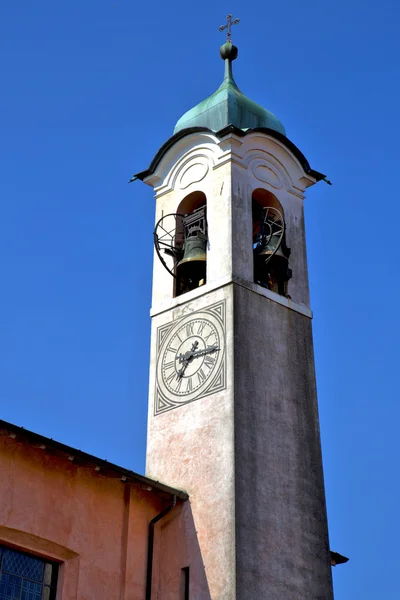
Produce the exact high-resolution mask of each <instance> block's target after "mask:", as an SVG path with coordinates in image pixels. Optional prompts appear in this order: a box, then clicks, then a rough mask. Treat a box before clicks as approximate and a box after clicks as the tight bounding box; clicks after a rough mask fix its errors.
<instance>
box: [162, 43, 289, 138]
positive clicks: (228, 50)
mask: <svg viewBox="0 0 400 600" xmlns="http://www.w3.org/2000/svg"><path fill="white" fill-rule="evenodd" d="M220 54H221V58H222V59H223V60H224V61H225V75H224V79H223V82H222V83H221V85H220V86H219V88H218V89H217V90H216V91H215V92H214V93H213V94H212V95H211V96H209V97H208V98H206V99H205V100H203V101H202V102H200V104H197V106H195V107H193V108H191V109H190V110H189V111H188V112H186V113H185V114H184V115H183V116H182V117H181V118H180V119H179V121H178V122H177V124H176V125H175V129H174V134H176V133H178V132H179V131H182V130H183V129H188V128H192V127H206V128H207V129H210V130H211V131H220V130H221V129H224V128H225V127H228V126H229V125H233V126H234V127H237V128H238V129H242V130H244V131H245V130H247V129H250V128H258V127H264V128H267V129H271V130H273V131H277V132H278V133H281V134H282V135H286V132H285V128H284V126H283V125H282V123H281V122H280V120H279V119H278V118H277V117H276V116H275V115H274V114H272V112H270V111H269V110H267V109H266V108H263V107H262V106H260V105H259V104H257V103H256V102H253V100H250V98H247V96H245V95H244V94H243V93H242V92H241V91H240V89H239V88H238V86H237V84H236V82H235V80H234V78H233V74H232V61H234V60H235V59H236V58H237V55H238V49H237V47H236V46H234V45H233V44H232V43H231V42H226V43H225V44H224V45H223V46H221V48H220Z"/></svg>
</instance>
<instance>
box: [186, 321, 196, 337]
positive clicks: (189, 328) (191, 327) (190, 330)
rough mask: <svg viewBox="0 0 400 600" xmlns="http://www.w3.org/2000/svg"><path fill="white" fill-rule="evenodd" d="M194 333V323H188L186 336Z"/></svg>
mask: <svg viewBox="0 0 400 600" xmlns="http://www.w3.org/2000/svg"><path fill="white" fill-rule="evenodd" d="M190 335H194V323H188V324H187V325H186V337H189V336H190Z"/></svg>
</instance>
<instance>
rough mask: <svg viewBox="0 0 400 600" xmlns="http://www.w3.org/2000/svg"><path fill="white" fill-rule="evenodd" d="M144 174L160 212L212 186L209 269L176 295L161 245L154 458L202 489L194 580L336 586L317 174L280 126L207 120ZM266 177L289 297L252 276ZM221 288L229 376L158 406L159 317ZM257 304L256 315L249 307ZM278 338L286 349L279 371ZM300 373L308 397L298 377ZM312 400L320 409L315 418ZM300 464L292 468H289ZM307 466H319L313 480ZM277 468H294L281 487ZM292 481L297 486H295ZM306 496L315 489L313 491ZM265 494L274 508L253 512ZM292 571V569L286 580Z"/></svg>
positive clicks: (241, 587)
mask: <svg viewBox="0 0 400 600" xmlns="http://www.w3.org/2000/svg"><path fill="white" fill-rule="evenodd" d="M145 182H146V183H148V184H149V185H152V186H153V187H154V189H155V194H156V222H157V221H158V220H159V219H160V218H161V216H163V215H166V214H168V213H174V212H176V211H177V208H178V206H179V204H180V202H181V201H182V200H183V199H184V198H185V197H186V196H187V195H188V194H190V193H192V192H195V191H201V192H204V194H205V195H206V197H207V222H208V235H209V247H208V252H207V283H206V284H205V285H204V286H202V287H200V288H198V289H196V290H193V291H191V292H188V293H187V294H183V295H181V296H179V297H177V298H174V297H173V278H172V277H171V275H170V274H169V273H168V272H167V271H166V270H165V268H164V267H163V266H162V264H161V263H160V261H159V259H158V257H157V256H156V255H155V258H154V275H153V298H152V308H151V315H152V341H151V364H150V386H149V419H148V444H147V466H146V474H147V475H148V476H149V477H152V478H154V479H160V480H163V481H165V482H167V483H168V484H169V485H171V486H175V487H177V488H181V489H184V490H186V491H187V492H188V493H189V494H190V514H191V517H192V518H193V522H194V527H195V529H196V532H197V541H198V548H199V551H198V552H197V554H191V551H190V550H188V555H187V560H189V561H190V560H193V561H194V562H195V563H196V565H197V571H198V572H200V571H201V569H200V565H199V564H198V561H199V556H200V557H201V560H202V561H203V563H204V569H205V571H204V572H205V574H206V578H207V584H208V587H207V589H206V587H205V586H204V585H203V583H201V582H200V580H199V581H198V582H197V583H196V582H194V584H193V585H194V586H195V588H194V589H196V590H197V591H196V595H195V598H196V600H250V599H252V598H253V597H254V598H256V597H257V598H268V599H269V600H286V599H287V600H289V599H290V600H296V599H297V598H298V599H299V600H300V598H307V599H310V600H311V599H312V598H315V599H317V598H321V599H322V598H323V599H324V600H330V599H331V598H332V593H331V581H330V567H329V563H328V562H327V561H328V560H329V555H328V551H329V548H328V545H327V540H328V537H327V525H326V513H325V498H324V487H323V478H322V464H321V456H320V448H319V430H318V418H317V413H316V395H315V377H314V369H313V349H312V337H311V321H310V318H311V311H310V306H309V290H308V273H307V260H306V247H305V234H304V219H303V194H304V190H305V188H306V187H308V186H310V185H312V184H314V183H315V179H313V178H312V177H311V176H310V175H308V174H306V173H305V172H304V170H303V168H302V166H301V165H300V163H299V161H298V160H297V158H296V157H295V156H294V155H293V154H292V153H291V152H290V151H289V150H288V149H287V148H286V147H285V146H284V145H283V144H282V143H280V142H279V141H277V140H276V139H274V138H272V137H270V136H268V135H265V134H261V133H250V134H248V135H246V136H245V137H240V138H239V137H237V136H235V135H232V134H229V135H227V136H226V138H224V139H223V140H219V139H217V138H216V136H214V135H213V134H211V133H195V134H191V135H188V136H186V137H184V138H182V139H181V140H179V141H178V142H177V143H176V144H175V145H174V146H172V147H171V148H170V149H169V150H168V151H167V153H166V154H165V155H164V157H163V158H162V160H161V161H160V163H159V165H158V167H157V170H156V172H155V173H154V174H152V175H151V176H149V177H148V178H147V179H146V181H145ZM260 187H261V188H264V189H266V190H268V191H270V192H271V193H273V194H274V195H275V196H276V197H277V199H278V200H279V202H280V203H281V205H282V207H283V210H284V213H285V220H286V226H287V229H286V241H287V245H288V246H289V247H290V248H291V251H292V252H291V256H290V267H291V269H292V270H293V278H292V279H291V280H290V282H289V290H288V293H289V295H290V298H285V297H283V296H279V295H278V294H276V293H274V292H272V291H270V290H267V289H265V288H262V287H260V286H258V285H257V284H254V283H253V250H252V202H251V197H252V192H253V190H254V189H256V188H260ZM220 300H225V302H226V323H225V331H226V340H225V343H226V345H225V358H226V386H225V388H224V389H222V390H220V391H219V392H217V393H215V394H212V395H208V396H205V397H202V398H200V399H198V400H195V401H193V402H190V403H187V404H184V405H182V406H179V407H177V408H174V409H172V410H168V411H166V412H164V413H162V414H157V415H155V411H154V399H155V391H156V362H157V330H158V328H159V327H161V326H163V325H165V324H167V323H171V322H175V321H177V320H179V319H180V318H182V317H183V316H185V315H187V314H191V313H195V312H196V311H199V310H202V309H204V308H205V307H207V306H210V305H211V304H213V303H215V302H218V301H220ZM254 310H257V312H258V315H257V316H255V315H252V317H253V318H251V319H248V317H249V311H254ZM247 322H248V326H247ZM292 325H293V326H292ZM291 336H295V338H292V337H291ZM296 336H297V337H296ZM271 340H273V341H274V352H278V355H277V356H274V365H275V367H274V370H273V371H271V372H269V371H268V366H269V365H270V361H269V357H268V351H269V350H268V349H269V348H270V347H271V343H270V342H271ZM292 347H293V348H295V349H296V350H295V351H292ZM289 356H290V357H291V359H290V360H288V357H289ZM249 360H250V363H249ZM291 361H294V363H293V362H291ZM311 367H312V368H311ZM300 384H301V389H299V392H298V394H299V395H298V398H296V395H295V394H294V392H293V390H295V389H296V386H297V385H300ZM269 386H270V389H269ZM279 386H282V388H281V389H280V387H279ZM266 389H267V390H268V389H269V393H268V394H267V393H266ZM310 390H311V391H312V393H310ZM247 391H248V394H247ZM252 402H256V403H259V405H258V406H259V408H260V410H258V409H257V407H255V406H253V408H252ZM297 402H298V403H299V404H298V405H299V407H301V410H300V409H299V410H300V412H301V415H300V417H299V414H300V413H299V411H298V410H297V409H296V406H297V404H296V403H297ZM263 403H265V404H263ZM307 414H311V415H313V419H312V420H311V421H310V423H309V425H307V419H306V418H305V416H306V415H307ZM252 415H255V416H256V418H254V419H252V418H251V417H252ZM257 415H258V417H259V418H257ZM282 415H284V416H285V418H284V420H283V423H279V419H280V417H281V416H282ZM299 423H301V427H299ZM247 433H248V435H249V436H250V437H247ZM280 436H281V437H280ZM268 440H278V441H279V443H280V444H281V445H282V447H283V448H286V449H288V450H287V454H286V455H285V454H284V453H283V454H281V455H279V453H274V449H273V448H274V446H273V445H272V446H271V444H269V442H268ZM301 448H304V450H305V452H306V453H307V458H306V459H305V458H304V456H302V455H301ZM266 453H268V457H267V459H266ZM288 461H292V462H291V464H290V465H288ZM288 467H290V473H291V474H292V476H291V477H289V478H288V477H287V473H285V472H284V471H285V469H287V468H288ZM307 469H311V470H312V476H311V477H310V479H309V480H308V479H307ZM280 470H282V472H283V473H284V475H283V477H281V478H280V477H279V473H280ZM249 474H250V475H249ZM269 474H270V475H271V477H270V480H269V482H268V477H269ZM252 479H254V480H255V481H254V484H253V482H252ZM274 481H275V482H278V483H279V481H281V482H283V483H282V486H283V487H282V490H280V491H279V490H277V489H276V485H273V483H272V482H274ZM261 482H264V483H265V485H264V484H261ZM278 483H277V485H278ZM252 486H254V494H253V493H252V489H253V487H252ZM285 486H289V487H290V486H292V487H291V488H290V489H289V491H288V494H287V497H286V498H285V494H284V488H285ZM310 486H311V487H310ZM314 492H315V501H313V500H312V497H313V493H314ZM297 495H298V496H299V506H297V504H296V498H297ZM300 496H302V497H303V498H304V497H307V499H308V500H307V502H306V501H304V502H303V503H301V502H300ZM285 502H287V504H285ZM251 503H254V504H255V506H254V509H253V506H252V504H251ZM261 508H262V510H263V511H268V510H270V511H272V514H269V515H268V518H253V519H252V515H253V516H254V515H257V514H259V509H261ZM286 513H287V514H286ZM279 522H281V524H282V527H281V528H280V526H279ZM307 522H308V523H309V530H310V532H311V533H310V536H309V539H306V538H307V532H306V529H307V527H306V528H304V523H307ZM285 523H286V525H287V526H285ZM296 523H298V524H300V523H302V524H301V526H300V525H299V526H298V528H297V529H295V530H294V531H293V541H294V543H293V544H291V543H290V531H289V529H290V528H291V527H294V528H296ZM256 530H257V531H256ZM280 530H281V531H282V532H283V533H282V535H283V538H282V540H280V541H279V542H278V541H277V543H275V546H276V548H277V552H276V553H274V551H273V548H274V538H273V537H271V535H272V536H275V535H276V532H279V531H280ZM268 536H269V537H268ZM252 540H253V541H254V540H256V541H254V543H253V541H252ZM285 549H286V554H285ZM264 551H265V555H264V554H263V552H264ZM260 552H261V555H260ZM299 552H300V553H303V554H304V552H306V553H307V552H308V553H309V557H304V556H301V557H299V556H298V553H299ZM296 553H297V555H296ZM325 563H326V564H325ZM196 565H194V566H196ZM183 566H186V565H182V567H183ZM303 567H304V569H303ZM285 569H287V572H285ZM302 569H303V575H302ZM194 572H196V569H194ZM318 573H320V574H319V575H318ZM252 578H253V579H252ZM285 578H286V579H287V580H288V582H290V585H289V584H288V587H287V589H286V591H285V586H284V581H285ZM196 586H197V587H196ZM250 588H252V589H253V590H254V593H255V594H256V595H254V596H253V595H252V593H253V592H252V591H251V589H250Z"/></svg>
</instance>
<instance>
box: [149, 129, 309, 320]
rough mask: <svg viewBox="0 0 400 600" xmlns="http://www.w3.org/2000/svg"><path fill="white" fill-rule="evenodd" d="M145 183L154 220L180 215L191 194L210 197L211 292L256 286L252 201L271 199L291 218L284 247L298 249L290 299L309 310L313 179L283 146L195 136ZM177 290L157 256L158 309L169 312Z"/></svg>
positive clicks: (263, 138)
mask: <svg viewBox="0 0 400 600" xmlns="http://www.w3.org/2000/svg"><path fill="white" fill-rule="evenodd" d="M146 183H148V184H149V185H152V186H154V188H155V194H156V222H157V221H158V220H159V219H160V218H161V217H162V216H163V215H166V214H169V213H175V212H177V209H178V206H179V204H180V202H181V201H182V200H183V199H184V198H185V197H186V196H187V195H188V194H190V193H192V192H194V191H201V192H204V194H205V195H206V197H207V222H208V234H209V246H208V253H207V284H206V285H207V289H208V290H211V289H213V288H215V286H216V285H219V282H220V281H221V280H222V279H226V278H237V279H239V280H243V281H247V282H252V280H253V254H252V230H251V228H252V216H251V195H252V192H253V190H255V189H256V188H264V189H266V190H268V191H270V192H271V193H273V194H274V195H275V196H276V197H277V198H278V200H279V202H280V203H281V205H282V207H283V210H284V213H285V221H286V241H287V245H288V246H289V247H290V248H291V251H292V252H291V256H290V263H289V264H290V267H291V269H292V271H293V277H292V279H291V280H290V281H289V289H288V293H289V295H290V297H291V299H292V300H293V302H295V303H297V304H299V305H302V306H306V307H309V286H308V270H307V257H306V245H305V231H304V216H303V198H304V195H303V194H304V190H305V188H306V187H308V186H310V185H313V184H314V183H315V179H313V178H312V177H311V176H310V175H308V174H306V173H305V172H304V170H303V168H302V166H301V165H300V163H299V162H298V160H297V158H296V157H295V156H294V155H293V154H292V153H291V152H290V151H289V150H288V149H287V148H286V146H284V145H283V144H282V143H281V142H279V141H277V140H276V139H275V138H272V137H270V136H268V135H265V134H261V133H252V134H248V135H247V136H245V137H244V138H238V137H237V136H235V135H233V134H229V135H228V136H227V137H226V138H224V139H222V140H218V139H217V138H216V137H215V136H214V135H213V134H211V133H209V134H208V133H197V134H191V135H188V136H186V137H185V138H183V139H181V140H180V141H179V142H177V144H175V145H174V146H173V147H172V148H170V149H169V151H168V152H167V153H166V155H165V156H164V157H163V158H162V160H161V162H160V164H159V165H158V168H157V171H156V173H154V174H153V175H151V176H150V177H148V178H147V179H146ZM173 288H174V282H173V278H172V277H171V275H170V274H169V273H168V272H167V271H166V270H165V268H164V267H163V265H162V264H161V262H160V261H159V259H158V257H157V256H156V255H155V259H154V272H153V302H152V308H153V311H157V310H162V307H163V306H168V304H169V301H170V300H171V298H172V297H173ZM184 301H185V297H182V302H184Z"/></svg>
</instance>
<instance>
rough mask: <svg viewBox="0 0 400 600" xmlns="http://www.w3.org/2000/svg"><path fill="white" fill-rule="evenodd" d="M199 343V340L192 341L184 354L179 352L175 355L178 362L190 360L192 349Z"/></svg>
mask: <svg viewBox="0 0 400 600" xmlns="http://www.w3.org/2000/svg"><path fill="white" fill-rule="evenodd" d="M198 345H199V342H197V341H196V342H193V344H192V349H191V350H188V351H187V352H185V353H184V354H179V355H178V356H177V358H178V359H179V362H180V363H183V362H186V361H188V360H190V359H191V358H192V356H193V354H194V351H195V350H196V348H197V346H198Z"/></svg>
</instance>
